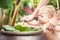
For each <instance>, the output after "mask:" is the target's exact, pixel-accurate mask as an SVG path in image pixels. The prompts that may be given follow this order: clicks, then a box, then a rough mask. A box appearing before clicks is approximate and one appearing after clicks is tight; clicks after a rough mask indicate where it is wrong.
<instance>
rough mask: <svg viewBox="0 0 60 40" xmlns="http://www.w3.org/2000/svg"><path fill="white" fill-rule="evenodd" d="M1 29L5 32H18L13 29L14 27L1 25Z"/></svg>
mask: <svg viewBox="0 0 60 40" xmlns="http://www.w3.org/2000/svg"><path fill="white" fill-rule="evenodd" d="M2 27H3V29H4V30H6V31H12V32H19V30H17V29H15V28H14V27H12V26H9V25H3V26H2Z"/></svg>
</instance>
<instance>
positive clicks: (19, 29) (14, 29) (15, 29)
mask: <svg viewBox="0 0 60 40" xmlns="http://www.w3.org/2000/svg"><path fill="white" fill-rule="evenodd" d="M3 29H4V30H6V31H11V32H26V31H27V32H29V31H38V30H40V28H30V27H28V26H24V25H16V26H14V27H12V26H9V25H3Z"/></svg>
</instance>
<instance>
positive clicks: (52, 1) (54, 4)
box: [49, 0, 57, 6]
mask: <svg viewBox="0 0 60 40" xmlns="http://www.w3.org/2000/svg"><path fill="white" fill-rule="evenodd" d="M49 5H53V6H56V5H57V2H56V0H50V3H49Z"/></svg>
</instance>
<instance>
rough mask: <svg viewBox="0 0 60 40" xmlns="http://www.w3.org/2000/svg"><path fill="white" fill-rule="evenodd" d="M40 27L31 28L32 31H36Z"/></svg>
mask: <svg viewBox="0 0 60 40" xmlns="http://www.w3.org/2000/svg"><path fill="white" fill-rule="evenodd" d="M38 30H40V28H33V29H32V31H38Z"/></svg>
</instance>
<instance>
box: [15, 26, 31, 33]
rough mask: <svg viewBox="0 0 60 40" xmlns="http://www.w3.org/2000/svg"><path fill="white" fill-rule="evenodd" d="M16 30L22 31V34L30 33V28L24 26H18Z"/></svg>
mask: <svg viewBox="0 0 60 40" xmlns="http://www.w3.org/2000/svg"><path fill="white" fill-rule="evenodd" d="M15 28H16V29H17V30H19V31H21V32H22V31H29V30H30V28H29V27H27V26H22V25H16V26H15Z"/></svg>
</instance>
